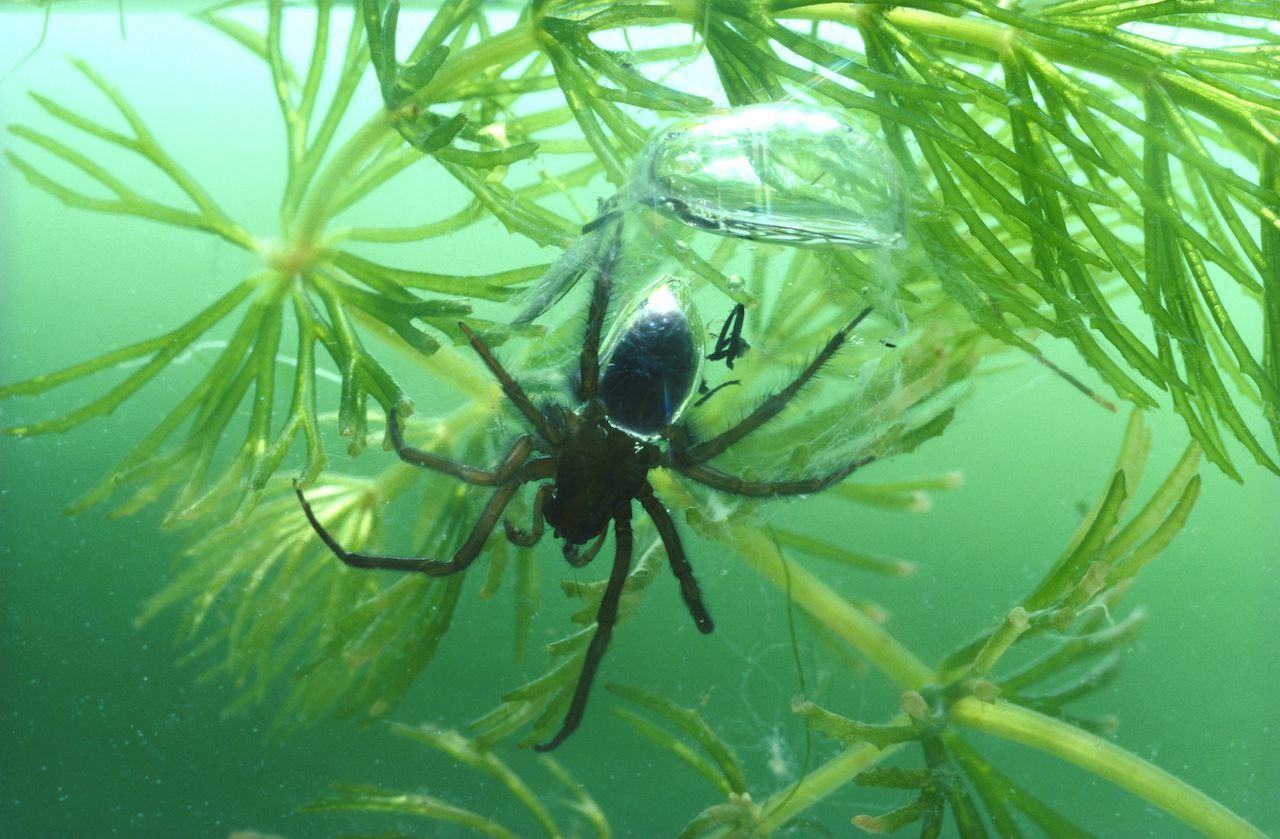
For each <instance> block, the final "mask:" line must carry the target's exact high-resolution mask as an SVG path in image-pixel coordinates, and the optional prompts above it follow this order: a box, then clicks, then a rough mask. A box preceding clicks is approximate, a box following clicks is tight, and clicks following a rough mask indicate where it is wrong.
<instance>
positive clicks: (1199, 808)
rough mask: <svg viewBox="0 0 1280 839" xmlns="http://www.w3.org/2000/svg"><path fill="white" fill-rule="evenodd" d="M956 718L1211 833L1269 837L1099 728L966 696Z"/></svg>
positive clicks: (1222, 837)
mask: <svg viewBox="0 0 1280 839" xmlns="http://www.w3.org/2000/svg"><path fill="white" fill-rule="evenodd" d="M949 717H950V720H951V722H953V723H955V724H957V725H962V726H966V727H968V728H972V729H975V730H978V731H983V732H986V733H987V734H994V735H996V736H997V737H1003V738H1005V739H1006V740H1012V741H1014V742H1017V743H1021V744H1023V745H1025V746H1031V747H1032V748H1036V749H1040V750H1041V751H1044V752H1047V753H1049V754H1051V755H1053V756H1054V757H1057V758H1060V759H1062V760H1065V761H1068V762H1070V763H1074V764H1075V765H1076V766H1079V767H1081V768H1082V769H1085V770H1087V771H1089V772H1092V773H1093V774H1095V775H1097V776H1098V777H1100V778H1106V779H1107V780H1108V781H1111V782H1112V783H1113V784H1116V785H1117V786H1120V787H1123V788H1124V789H1126V790H1128V791H1129V792H1131V793H1133V794H1134V795H1136V796H1138V797H1139V798H1141V799H1143V800H1144V801H1147V802H1149V803H1150V804H1153V805H1155V806H1156V807H1159V808H1160V809H1162V810H1164V811H1165V812H1167V813H1169V814H1170V815H1172V816H1174V817H1176V818H1178V819H1181V820H1182V821H1183V822H1185V823H1186V824H1188V825H1190V826H1191V827H1193V828H1195V829H1196V830H1198V831H1199V832H1201V833H1203V834H1204V835H1205V836H1211V837H1219V839H1265V834H1263V833H1262V831H1260V830H1258V829H1257V828H1256V827H1254V826H1253V825H1251V824H1249V823H1248V822H1247V821H1245V820H1244V819H1242V818H1241V817H1240V816H1238V815H1236V814H1235V813H1233V812H1231V810H1229V809H1227V808H1226V807H1224V806H1223V805H1222V804H1220V803H1218V802H1217V801H1214V800H1213V799H1212V798H1210V797H1209V796H1207V795H1205V794H1204V793H1203V792H1201V791H1200V790H1198V789H1196V788H1195V787H1193V786H1191V785H1190V784H1188V783H1187V782H1186V781H1183V780H1180V779H1178V778H1176V777H1174V776H1173V775H1170V774H1169V773H1168V772H1166V771H1164V770H1163V769H1161V768H1159V767H1158V766H1154V765H1152V764H1150V763H1148V762H1147V761H1145V760H1143V759H1142V758H1140V757H1138V756H1137V755H1134V754H1132V753H1130V752H1127V751H1125V750H1124V749H1122V748H1120V747H1119V746H1117V745H1116V744H1115V743H1112V742H1111V741H1110V740H1107V739H1105V738H1103V737H1099V736H1098V735H1096V734H1091V733H1089V732H1087V731H1082V730H1080V729H1078V728H1075V727H1074V726H1072V725H1069V724H1068V723H1065V722H1063V721H1062V720H1057V719H1054V718H1052V717H1046V716H1045V715H1043V714H1038V713H1036V712H1035V711H1031V710H1028V709H1026V708H1023V707H1022V706H1020V705H1014V704H1012V703H1009V702H996V703H986V702H980V701H979V700H977V699H973V698H966V699H961V700H960V701H959V702H956V703H955V704H954V705H952V706H951V709H950V714H949Z"/></svg>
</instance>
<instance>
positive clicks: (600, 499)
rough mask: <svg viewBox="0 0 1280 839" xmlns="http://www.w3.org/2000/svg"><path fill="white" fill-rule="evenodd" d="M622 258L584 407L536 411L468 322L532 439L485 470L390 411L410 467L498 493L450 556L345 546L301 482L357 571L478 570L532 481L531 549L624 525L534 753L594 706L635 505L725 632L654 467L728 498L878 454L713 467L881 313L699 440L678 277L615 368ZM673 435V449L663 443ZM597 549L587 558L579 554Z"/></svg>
mask: <svg viewBox="0 0 1280 839" xmlns="http://www.w3.org/2000/svg"><path fill="white" fill-rule="evenodd" d="M616 261H617V246H616V242H615V243H614V246H613V247H612V248H610V249H608V252H607V253H606V254H605V255H604V257H603V259H602V264H601V265H600V266H599V271H598V272H597V274H596V277H595V282H594V288H593V290H592V294H591V302H590V305H589V308H588V311H587V328H586V334H585V336H584V340H583V342H582V351H581V353H580V354H579V360H578V364H579V370H580V373H581V375H580V379H579V382H578V384H577V388H576V390H577V393H576V395H577V399H578V403H579V405H581V407H580V408H578V409H577V410H574V409H572V408H569V407H566V406H563V405H554V404H553V405H549V406H547V407H546V408H544V409H539V408H538V407H536V406H535V405H534V404H533V402H532V401H531V400H530V399H529V397H528V396H527V395H526V394H525V392H524V390H523V388H521V387H520V384H519V383H518V382H517V381H516V380H515V379H514V378H512V377H511V375H510V374H509V373H507V371H506V369H505V368H503V366H502V364H501V363H500V362H499V361H498V360H497V359H496V358H495V357H494V355H493V353H492V352H490V351H489V348H488V347H487V346H486V345H485V343H484V342H483V341H482V340H481V339H480V338H479V337H477V336H476V334H475V333H474V332H472V331H471V330H470V329H469V328H467V326H466V324H459V327H460V328H461V329H462V331H463V333H464V334H465V335H466V336H467V339H468V340H469V341H470V342H471V346H472V348H473V349H474V350H475V351H476V353H477V354H478V355H479V356H480V358H481V360H483V361H484V363H485V365H486V366H487V367H488V368H489V370H490V372H491V373H492V374H493V375H494V377H495V378H496V379H497V380H498V382H499V383H500V384H501V385H502V390H503V392H504V393H505V394H506V396H507V398H508V399H510V400H511V402H512V404H513V405H515V407H516V409H517V410H519V412H520V413H521V414H523V415H524V417H525V419H526V420H527V421H528V423H529V425H530V426H531V428H532V431H533V433H532V434H523V435H521V436H520V437H518V438H516V440H515V442H514V443H513V444H512V445H511V448H510V449H508V450H507V453H506V455H505V456H504V457H503V458H502V460H501V462H500V463H499V464H498V466H497V468H495V469H492V470H486V469H477V468H475V467H472V466H467V465H464V464H461V463H455V462H453V461H451V460H446V459H444V458H441V457H438V456H436V455H434V454H431V453H429V452H425V451H422V450H420V449H415V448H412V447H410V446H408V445H406V444H405V442H404V438H403V437H402V436H401V431H400V422H399V418H398V417H397V416H396V414H395V412H394V411H393V412H391V413H390V414H389V415H388V417H387V429H388V432H389V434H390V437H391V443H392V445H393V446H394V447H395V450H396V454H397V455H399V456H400V459H401V460H403V461H405V462H406V463H412V464H414V465H416V466H421V467H423V468H424V469H431V470H434V471H436V472H443V473H445V474H447V475H452V476H453V477H455V478H457V479H458V480H460V481H465V482H466V483H469V484H476V485H478V486H488V487H494V488H495V489H494V492H493V494H492V495H491V496H490V497H489V500H488V502H487V503H486V504H485V506H484V510H483V511H482V512H481V513H480V518H479V520H478V521H477V522H476V524H475V526H474V527H473V528H472V530H471V533H470V535H468V536H467V539H466V541H464V542H463V543H462V545H461V546H460V547H459V548H458V549H457V551H455V552H454V554H453V556H452V557H450V558H449V559H447V560H443V559H429V558H425V557H401V556H383V555H379V554H366V553H355V552H351V551H348V550H346V549H345V548H343V547H342V545H340V544H338V542H337V540H335V539H334V538H333V536H332V535H330V534H329V532H328V531H327V530H325V528H324V526H323V525H321V524H320V522H319V521H318V520H317V519H316V516H315V514H314V513H313V512H312V510H311V505H310V504H309V503H308V502H307V499H306V497H305V496H304V495H303V492H302V488H301V487H300V486H297V485H296V484H295V490H296V491H297V494H298V500H299V501H300V502H301V504H302V509H303V512H304V513H306V516H307V519H308V521H310V522H311V526H312V527H313V528H314V529H315V531H316V533H317V534H319V536H320V538H321V539H322V540H323V541H324V543H325V544H326V545H328V546H329V549H330V550H331V551H333V553H334V554H335V555H336V556H337V557H338V558H339V559H341V560H342V561H343V562H345V563H346V564H347V565H350V566H352V567H355V568H385V569H389V570H394V571H416V572H419V573H422V574H427V575H428V576H433V577H438V576H444V575H447V574H454V573H457V572H459V571H462V570H463V569H465V568H466V567H467V566H469V565H470V564H471V563H472V561H473V560H475V558H476V557H477V556H478V555H479V554H480V551H481V549H482V548H483V547H484V544H485V541H486V540H487V539H488V537H489V535H490V533H491V532H492V531H493V529H494V527H495V526H496V525H497V523H498V520H499V519H500V518H501V517H502V512H503V510H504V509H505V508H506V506H507V504H508V503H509V502H510V501H511V499H512V498H513V497H514V496H515V494H516V491H517V490H519V488H520V487H521V486H523V485H525V484H527V483H530V482H534V481H544V482H545V483H542V484H541V485H540V486H539V487H538V489H537V492H536V493H535V495H534V502H533V521H532V525H531V527H530V529H529V530H528V531H522V530H520V529H518V528H516V527H515V526H514V525H512V524H511V522H510V521H504V522H503V524H504V528H505V530H506V536H507V538H508V539H509V540H510V541H511V542H513V543H514V544H516V545H520V546H525V547H528V546H532V545H534V544H536V543H537V542H538V540H539V539H540V538H541V537H542V533H543V529H544V522H545V523H546V524H550V525H551V528H552V531H553V533H554V534H555V535H556V536H557V537H558V538H560V539H563V540H564V548H563V552H564V557H565V559H566V560H568V562H569V564H570V565H573V566H574V567H580V566H583V565H586V564H587V563H588V562H590V561H591V560H592V559H594V558H595V556H596V554H597V553H598V552H599V551H600V548H601V546H602V545H603V544H604V541H605V537H606V536H607V535H608V530H609V522H610V521H612V522H613V532H614V559H613V569H612V571H611V572H610V574H609V582H608V584H607V586H606V587H605V591H604V596H603V597H602V598H601V600H600V607H599V609H598V610H597V612H596V631H595V635H594V636H593V637H592V639H591V643H590V645H589V646H588V647H587V652H586V656H585V658H584V661H583V665H582V673H581V675H580V676H579V677H578V682H577V686H576V687H575V689H574V693H573V699H572V702H571V703H570V705H569V710H568V713H567V714H566V715H565V718H564V722H563V724H562V725H561V727H560V731H559V732H558V733H557V734H556V735H555V736H554V737H552V738H551V739H550V740H548V741H547V742H545V743H542V744H540V745H537V746H535V747H534V748H535V749H536V750H537V751H540V752H546V751H550V750H551V749H554V748H555V747H556V746H558V745H560V744H561V743H562V742H564V740H565V738H567V737H568V736H569V735H570V734H572V733H573V732H574V730H575V729H577V727H578V725H579V723H580V722H581V721H582V715H583V712H584V710H585V709H586V705H587V696H588V694H589V693H590V691H591V683H592V681H593V680H594V678H595V675H596V670H597V669H599V667H600V661H601V659H602V658H603V657H604V652H605V649H606V648H607V647H608V646H609V638H610V636H611V635H612V634H613V625H614V623H616V622H617V618H618V601H619V599H620V598H621V596H622V589H623V584H624V583H625V582H626V579H627V573H628V570H629V568H630V566H631V553H632V529H631V502H632V501H633V500H634V501H639V502H640V506H641V507H643V508H644V511H645V513H647V514H648V516H649V518H650V520H652V521H653V524H654V527H655V528H656V529H657V531H658V536H659V538H661V540H662V544H663V547H664V548H665V549H666V553H667V558H668V560H669V561H670V563H671V570H672V571H673V572H674V574H675V577H676V580H677V581H678V582H679V584H680V594H681V596H683V598H684V602H685V605H686V606H687V607H688V609H689V613H690V614H691V615H692V616H693V621H694V623H695V624H696V625H697V627H698V630H699V631H701V632H703V633H708V632H711V630H712V629H713V626H714V625H713V624H712V622H711V616H710V615H709V614H708V613H707V608H706V606H705V605H703V602H702V594H701V592H700V591H699V589H698V582H697V580H696V579H694V576H693V568H692V567H691V566H690V564H689V559H688V557H686V556H685V552H684V548H683V547H682V546H681V544H680V536H679V534H678V533H677V531H676V526H675V522H674V521H672V518H671V514H670V513H668V512H667V509H666V507H664V506H663V504H662V502H661V501H659V500H658V497H657V496H656V495H655V494H654V491H653V486H652V485H650V483H649V480H648V475H649V470H651V469H656V468H662V469H671V470H674V471H675V472H677V473H679V474H680V475H683V476H684V477H686V478H691V479H693V480H695V481H698V482H699V483H702V484H705V485H707V486H710V487H713V488H715V489H718V490H722V491H724V492H729V493H734V494H736V495H745V496H752V497H757V498H759V497H768V496H774V495H797V494H805V493H812V492H817V491H819V490H822V489H825V488H826V487H828V486H830V485H832V484H834V483H836V482H837V481H839V480H841V479H842V478H844V477H845V476H847V475H848V474H850V473H851V472H853V471H854V470H855V469H857V468H858V467H860V466H863V465H865V464H866V463H868V462H870V461H871V460H872V459H873V458H872V457H869V456H867V457H861V458H858V459H856V460H853V461H850V462H849V463H846V464H845V465H843V466H841V467H840V468H839V469H836V470H835V471H833V472H830V473H828V474H825V475H820V476H817V477H812V478H805V479H801V480H793V481H754V480H745V479H743V478H740V477H736V476H733V475H729V474H727V473H725V472H721V471H720V470H718V469H715V468H713V467H711V466H708V465H707V463H708V462H709V461H710V460H712V459H713V458H715V457H716V456H717V455H719V454H721V453H723V452H724V451H726V450H727V449H729V447H731V446H732V445H734V444H735V443H737V442H738V441H739V440H741V439H742V438H744V437H746V436H747V435H748V434H750V433H751V432H752V431H754V430H756V429H757V428H759V427H760V426H761V425H763V424H764V423H765V422H767V421H768V420H769V419H771V418H772V417H774V416H775V415H777V414H778V412H779V411H781V410H782V409H783V408H784V407H785V406H786V405H787V403H788V402H790V401H791V399H792V397H794V396H795V395H796V393H797V392H798V391H799V390H800V389H801V388H802V387H804V385H805V383H806V382H808V381H809V380H810V379H811V378H813V376H814V374H816V373H817V372H818V370H819V369H820V368H821V367H822V365H824V364H825V363H826V362H827V361H828V360H830V358H831V357H832V356H833V355H834V354H835V352H836V350H838V349H839V348H840V346H841V345H842V344H843V343H844V342H845V341H846V340H847V339H848V337H849V335H850V333H852V331H853V330H854V328H855V327H856V326H857V325H858V324H859V323H860V322H861V321H862V319H863V318H865V317H866V316H867V315H868V314H869V313H870V311H871V310H870V309H869V308H867V309H863V310H862V311H861V312H859V313H858V315H857V316H856V317H855V318H853V320H851V321H850V322H849V323H848V325H846V326H845V327H844V328H842V329H840V330H839V331H838V332H836V333H835V334H834V335H833V336H831V339H830V340H828V341H827V343H826V345H825V346H824V347H823V348H822V350H821V351H820V352H819V353H818V354H817V356H816V357H815V358H814V359H813V360H812V361H811V362H810V363H809V365H808V366H807V367H805V368H804V369H803V370H802V371H800V373H799V375H797V376H796V377H795V379H794V380H793V381H792V382H791V383H790V384H789V385H787V386H786V387H784V388H783V389H782V390H780V391H778V392H777V393H775V394H773V395H772V396H770V397H769V398H767V399H765V400H764V401H763V402H761V403H760V405H759V406H758V407H757V408H756V409H755V410H754V411H752V412H751V413H750V414H748V415H747V416H746V417H745V418H743V419H742V420H741V421H739V422H738V423H737V424H736V425H734V426H732V427H730V428H728V429H726V430H725V431H722V432H721V433H720V434H718V435H716V436H715V437H712V438H710V439H708V440H704V441H702V442H700V443H696V444H692V443H691V442H690V440H689V434H688V432H687V430H686V429H685V427H684V425H683V424H681V423H679V422H678V420H679V416H680V412H681V411H682V410H683V408H684V406H685V405H686V403H687V402H688V401H689V395H690V394H691V392H692V388H693V382H694V379H695V374H696V371H697V367H698V362H699V358H698V356H699V355H700V354H701V346H700V339H698V338H695V336H694V332H693V329H692V328H691V326H690V322H689V317H688V314H687V312H686V310H685V307H684V305H683V304H681V303H680V301H679V300H677V298H676V296H675V295H673V294H672V293H671V284H670V283H662V282H660V283H658V284H655V285H654V286H652V287H651V288H650V289H649V290H648V292H647V293H648V297H647V298H644V299H643V300H642V301H641V305H639V306H638V307H636V308H635V309H634V311H631V310H629V311H628V314H629V315H630V318H631V320H630V321H627V322H624V323H623V324H622V326H623V329H622V331H621V332H619V333H618V334H619V337H618V339H617V340H615V341H613V342H612V350H611V352H609V354H608V358H607V361H606V363H605V369H604V371H603V374H602V373H601V369H600V338H601V329H602V327H603V324H604V319H605V311H606V309H607V308H608V303H609V297H610V292H611V288H612V274H613V272H614V268H615V265H616ZM660 440H665V441H666V442H667V446H666V447H665V448H663V447H662V446H660V445H659V441H660ZM588 542H590V543H591V544H590V545H589V546H588V547H587V548H586V549H585V550H582V551H579V548H580V546H582V545H586V544H587V543H588Z"/></svg>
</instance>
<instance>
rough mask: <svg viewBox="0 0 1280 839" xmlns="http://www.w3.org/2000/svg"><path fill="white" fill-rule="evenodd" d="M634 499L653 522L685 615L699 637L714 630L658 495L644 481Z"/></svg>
mask: <svg viewBox="0 0 1280 839" xmlns="http://www.w3.org/2000/svg"><path fill="white" fill-rule="evenodd" d="M637 497H638V498H639V499H640V505H641V506H642V507H644V511H645V512H646V513H648V514H649V518H650V519H652V520H653V524H654V526H655V527H657V528H658V536H659V537H661V538H662V547H663V548H664V549H666V552H667V561H668V562H670V563H671V570H672V572H673V573H674V574H675V575H676V579H677V580H678V581H679V582H680V594H681V596H682V597H684V605H685V606H687V607H688V608H689V614H690V615H692V616H693V622H694V623H695V624H697V626H698V631H699V632H701V633H702V634H704V635H705V634H707V633H709V632H711V631H712V630H713V629H715V628H716V627H715V624H714V623H712V621H711V615H709V614H708V613H707V607H706V606H705V605H703V602H702V592H701V591H700V590H699V589H698V581H697V580H696V579H695V578H694V576H693V566H691V565H690V564H689V558H688V557H687V556H685V553H684V546H683V545H681V544H680V534H679V533H678V532H677V531H676V524H675V522H674V521H672V520H671V514H670V513H669V512H667V508H666V507H665V506H663V504H662V502H661V501H659V500H658V496H656V495H654V493H653V487H652V486H650V485H649V483H648V482H647V481H646V482H645V485H644V489H643V490H642V491H641V493H640V495H639V496H637Z"/></svg>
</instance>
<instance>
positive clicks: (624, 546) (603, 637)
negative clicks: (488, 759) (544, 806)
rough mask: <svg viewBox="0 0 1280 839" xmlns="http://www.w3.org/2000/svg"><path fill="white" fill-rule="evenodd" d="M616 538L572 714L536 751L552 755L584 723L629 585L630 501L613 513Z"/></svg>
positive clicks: (571, 707) (575, 693)
mask: <svg viewBox="0 0 1280 839" xmlns="http://www.w3.org/2000/svg"><path fill="white" fill-rule="evenodd" d="M613 535H614V556H613V570H612V571H611V572H609V582H608V584H607V585H606V586H605V590H604V597H602V598H600V608H599V609H598V610H596V634H595V635H593V636H591V644H590V645H589V646H588V647H587V654H586V657H585V658H583V660H582V673H581V674H580V675H579V676H578V684H577V686H575V687H574V689H573V699H572V701H570V703H569V712H568V713H566V714H565V715H564V722H563V723H562V724H561V726H560V730H559V731H558V732H556V735H555V736H554V737H552V738H551V739H550V740H548V741H547V742H545V743H540V744H538V745H536V746H534V747H533V748H534V751H538V752H549V751H551V750H552V749H554V748H555V747H556V746H559V745H560V744H561V743H563V742H564V741H565V739H566V738H568V736H569V735H570V734H572V733H573V732H574V731H576V730H577V728H578V725H579V724H581V722H582V715H583V713H585V712H586V710H587V697H588V696H589V695H590V693H591V683H592V682H593V681H595V678H596V671H597V670H598V669H600V660H601V659H603V658H604V652H605V650H606V649H608V647H609V638H610V637H611V636H612V635H613V626H614V624H616V623H617V622H618V602H619V601H620V600H621V599H622V587H623V585H625V584H626V582H627V572H628V571H629V570H630V568H631V543H632V532H631V502H630V501H629V500H628V501H625V502H623V503H622V504H621V505H619V507H618V511H617V512H616V513H614V516H613Z"/></svg>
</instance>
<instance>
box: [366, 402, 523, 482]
mask: <svg viewBox="0 0 1280 839" xmlns="http://www.w3.org/2000/svg"><path fill="white" fill-rule="evenodd" d="M387 432H388V433H389V434H390V436H391V445H392V446H393V447H394V448H395V450H396V454H397V455H399V457H400V459H401V460H403V461H404V462H405V463H411V464H413V465H414V466H421V467H422V468H423V469H430V470H432V471H434V472H443V473H444V474H446V475H452V476H453V477H455V478H457V479H458V480H460V481H465V482H467V483H469V484H477V485H479V486H498V485H499V484H505V483H506V482H507V481H509V480H511V477H512V476H513V475H514V474H515V473H516V470H517V469H519V468H520V466H521V465H522V464H523V463H524V459H525V458H526V457H528V456H529V453H530V452H531V451H533V438H532V437H530V436H529V435H528V434H524V435H521V436H520V437H517V438H516V441H515V442H514V443H512V444H511V448H510V449H508V450H507V454H506V455H505V456H504V457H503V458H502V462H501V463H499V464H498V468H497V469H477V468H476V467H474V466H468V465H466V464H465V463H455V462H454V461H452V460H447V459H445V458H443V457H438V456H436V455H434V454H431V453H430V452H424V451H423V450H422V449H415V448H413V447H412V446H409V445H407V444H406V443H405V441H404V435H403V434H402V433H401V431H400V416H399V415H398V414H397V413H396V412H395V410H394V409H392V410H391V411H389V412H388V413H387Z"/></svg>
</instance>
